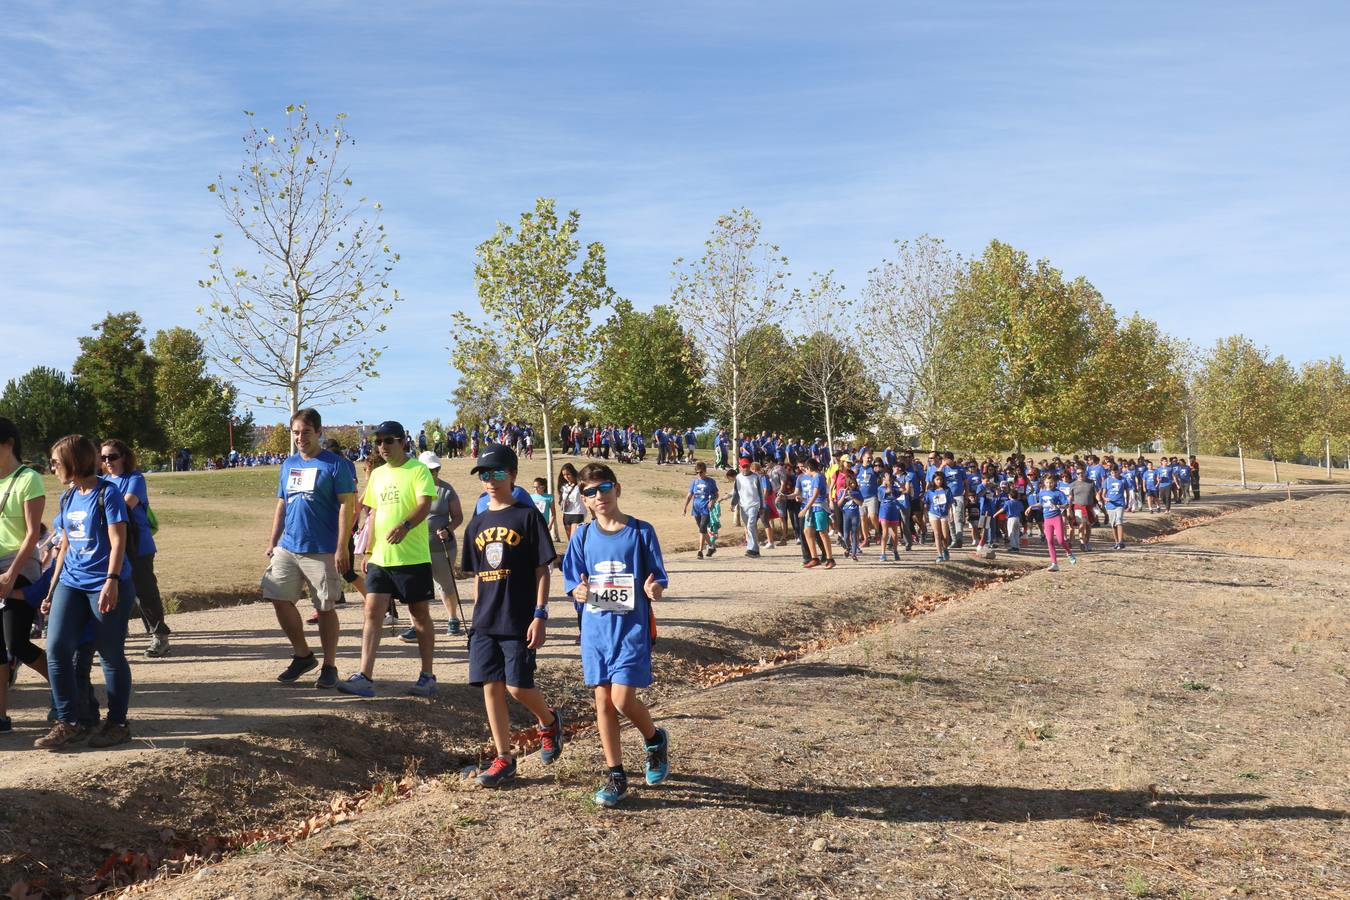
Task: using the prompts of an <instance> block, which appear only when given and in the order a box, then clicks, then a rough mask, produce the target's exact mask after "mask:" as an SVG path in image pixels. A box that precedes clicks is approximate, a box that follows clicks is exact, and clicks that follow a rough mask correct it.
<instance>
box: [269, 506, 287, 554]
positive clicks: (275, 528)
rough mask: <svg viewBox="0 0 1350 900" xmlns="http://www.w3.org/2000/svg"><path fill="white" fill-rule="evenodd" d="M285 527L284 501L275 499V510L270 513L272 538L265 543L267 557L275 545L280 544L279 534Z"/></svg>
mask: <svg viewBox="0 0 1350 900" xmlns="http://www.w3.org/2000/svg"><path fill="white" fill-rule="evenodd" d="M285 527H286V500H285V498H283V497H278V498H277V508H276V510H275V511H274V512H273V513H272V538H271V540H269V541H268V542H267V555H268V556H271V555H272V551H273V550H275V549H276V547H277V544H279V543H280V542H281V532H282V530H283V529H284V528H285Z"/></svg>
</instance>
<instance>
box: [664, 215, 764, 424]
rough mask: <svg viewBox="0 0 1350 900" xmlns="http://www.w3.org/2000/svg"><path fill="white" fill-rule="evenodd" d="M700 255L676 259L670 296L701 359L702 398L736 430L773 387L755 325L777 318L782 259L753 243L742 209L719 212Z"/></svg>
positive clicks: (753, 225)
mask: <svg viewBox="0 0 1350 900" xmlns="http://www.w3.org/2000/svg"><path fill="white" fill-rule="evenodd" d="M703 246H704V252H703V256H701V257H700V258H699V259H697V260H695V261H693V262H691V263H688V264H686V263H685V261H684V260H683V259H676V260H675V272H674V275H673V277H674V280H675V287H674V291H673V296H672V300H673V301H674V305H675V308H676V309H677V310H678V311H679V316H680V320H681V321H682V322H683V323H684V325H685V326H686V327H687V328H688V329H689V331H690V333H691V334H692V335H693V337H694V341H695V344H696V345H697V346H698V348H699V350H700V351H701V352H702V353H703V356H704V359H705V360H706V361H707V362H706V366H707V376H706V377H707V382H708V395H709V398H710V399H711V400H712V405H713V409H714V411H715V412H716V414H717V415H718V416H719V420H720V421H722V422H724V423H726V424H727V425H729V426H730V427H731V431H732V434H733V435H739V433H740V430H741V427H742V423H743V420H745V419H750V418H753V417H755V416H756V415H758V414H759V413H761V412H763V411H764V409H765V407H766V406H767V404H768V402H769V399H770V398H771V397H772V396H773V393H774V388H775V384H774V383H773V381H772V379H770V378H767V377H765V371H766V370H765V367H764V365H763V361H762V356H763V355H764V354H765V353H768V352H772V351H774V350H776V349H780V348H775V347H772V346H766V345H764V344H763V343H762V341H761V340H760V339H757V337H759V338H762V336H763V335H764V334H765V332H764V331H762V330H758V329H757V326H764V325H774V324H777V323H778V322H780V321H781V320H782V318H783V312H784V311H783V309H782V306H781V304H780V303H779V297H780V295H781V294H782V292H783V289H784V282H785V281H786V279H787V258H786V257H784V256H782V255H781V254H780V253H779V251H778V247H777V246H775V245H773V244H766V243H763V242H761V240H760V222H759V219H757V218H755V215H754V214H753V213H752V212H750V210H748V209H739V210H735V211H733V212H731V213H727V214H726V215H723V216H719V217H718V219H717V223H716V225H714V227H713V231H712V236H711V237H709V238H708V240H707V241H705V242H704V245H703Z"/></svg>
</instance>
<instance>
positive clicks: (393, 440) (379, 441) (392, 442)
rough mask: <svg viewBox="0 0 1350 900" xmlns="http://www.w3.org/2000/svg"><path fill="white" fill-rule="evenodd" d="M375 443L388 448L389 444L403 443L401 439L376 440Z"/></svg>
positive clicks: (383, 438)
mask: <svg viewBox="0 0 1350 900" xmlns="http://www.w3.org/2000/svg"><path fill="white" fill-rule="evenodd" d="M375 443H377V444H384V445H385V446H388V445H389V444H401V443H403V438H396V437H382V438H376V439H375Z"/></svg>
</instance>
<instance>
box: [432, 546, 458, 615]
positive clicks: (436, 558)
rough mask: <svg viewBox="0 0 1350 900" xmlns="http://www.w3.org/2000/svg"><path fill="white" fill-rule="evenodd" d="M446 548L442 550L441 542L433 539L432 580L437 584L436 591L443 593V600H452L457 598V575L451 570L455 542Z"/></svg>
mask: <svg viewBox="0 0 1350 900" xmlns="http://www.w3.org/2000/svg"><path fill="white" fill-rule="evenodd" d="M444 547H445V549H442V545H441V542H440V541H438V540H436V539H435V537H433V538H432V540H431V580H432V581H434V582H436V589H437V590H439V591H440V592H441V599H443V600H450V599H453V598H454V596H455V573H454V572H453V571H451V568H450V563H451V561H452V560H454V558H455V542H454V541H453V540H452V541H450V542H449V543H448V544H446V545H444ZM447 551H448V555H447Z"/></svg>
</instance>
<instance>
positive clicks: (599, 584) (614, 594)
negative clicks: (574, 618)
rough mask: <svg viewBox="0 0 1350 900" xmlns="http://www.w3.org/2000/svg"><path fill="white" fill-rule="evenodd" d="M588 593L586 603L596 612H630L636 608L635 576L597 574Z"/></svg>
mask: <svg viewBox="0 0 1350 900" xmlns="http://www.w3.org/2000/svg"><path fill="white" fill-rule="evenodd" d="M592 577H593V578H594V580H593V581H591V583H590V590H589V591H588V592H587V594H586V605H587V606H589V607H590V608H591V609H593V610H595V611H596V612H616V613H628V612H632V611H633V608H634V602H635V601H634V597H633V576H632V575H631V574H630V575H595V576H592Z"/></svg>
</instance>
